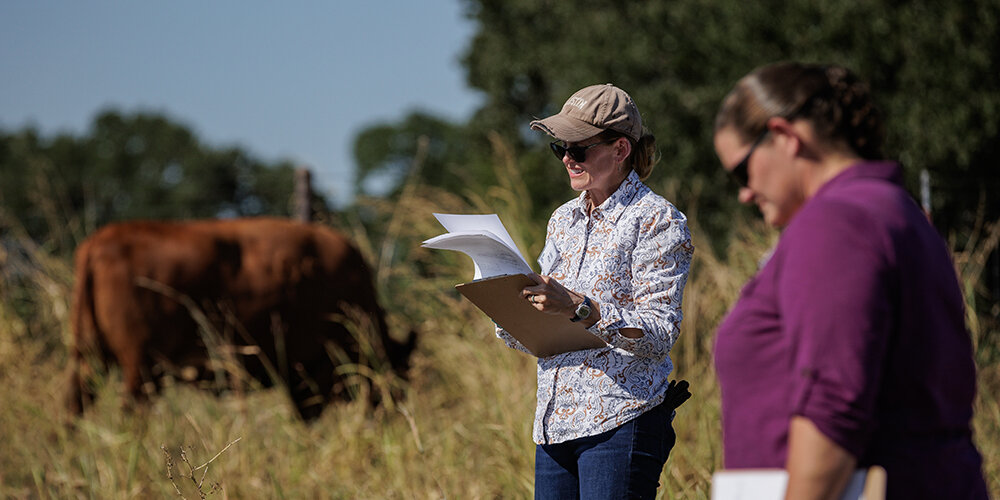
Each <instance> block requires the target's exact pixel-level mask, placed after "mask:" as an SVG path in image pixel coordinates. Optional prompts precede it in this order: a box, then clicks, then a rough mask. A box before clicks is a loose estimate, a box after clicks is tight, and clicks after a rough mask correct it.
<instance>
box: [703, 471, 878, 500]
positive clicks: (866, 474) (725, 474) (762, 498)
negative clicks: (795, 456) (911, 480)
mask: <svg viewBox="0 0 1000 500" xmlns="http://www.w3.org/2000/svg"><path fill="white" fill-rule="evenodd" d="M787 487H788V472H787V471H786V470H784V469H732V470H721V471H716V472H715V473H714V474H712V500H769V499H773V500H782V499H783V498H785V489H786V488H787ZM883 498H885V469H882V468H881V467H877V466H876V467H872V468H871V469H868V470H865V469H859V470H857V471H855V472H854V474H853V475H852V476H851V480H850V481H849V482H848V483H847V487H846V488H845V489H844V493H843V494H842V495H841V496H840V499H841V500H862V499H863V500H881V499H883Z"/></svg>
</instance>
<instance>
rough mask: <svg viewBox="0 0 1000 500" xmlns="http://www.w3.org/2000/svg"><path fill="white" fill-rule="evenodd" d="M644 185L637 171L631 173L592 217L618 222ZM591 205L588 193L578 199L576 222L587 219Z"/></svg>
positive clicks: (582, 194) (575, 211)
mask: <svg viewBox="0 0 1000 500" xmlns="http://www.w3.org/2000/svg"><path fill="white" fill-rule="evenodd" d="M642 185H643V184H642V181H640V180H639V174H637V173H635V170H631V171H629V173H628V175H627V176H625V180H624V181H622V183H621V185H619V186H618V189H616V190H615V192H614V193H611V196H609V197H608V199H606V200H604V203H601V204H600V205H598V206H596V207H594V211H593V212H592V215H593V216H594V217H595V218H597V219H598V220H602V219H607V220H609V221H610V222H612V223H614V222H617V221H618V218H619V217H621V214H622V213H623V212H624V211H625V207H627V206H628V204H629V203H631V202H632V200H633V199H634V198H635V197H636V195H637V194H638V193H639V189H640V188H641V187H642ZM589 203H590V198H589V195H588V193H587V192H586V191H584V192H582V193H580V196H578V197H577V198H576V205H575V206H574V207H573V219H574V220H576V219H580V218H586V215H587V206H588V205H589Z"/></svg>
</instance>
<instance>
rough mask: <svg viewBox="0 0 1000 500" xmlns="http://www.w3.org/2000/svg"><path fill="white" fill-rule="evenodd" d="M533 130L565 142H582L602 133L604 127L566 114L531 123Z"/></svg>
mask: <svg viewBox="0 0 1000 500" xmlns="http://www.w3.org/2000/svg"><path fill="white" fill-rule="evenodd" d="M530 125H531V128H532V129H533V130H541V131H542V132H545V133H546V134H549V135H551V136H552V137H554V138H556V139H559V140H560V141H563V142H580V141H582V140H584V139H589V138H591V137H594V136H595V135H597V134H600V133H601V132H603V131H604V129H602V128H599V127H595V126H593V125H591V124H589V123H587V122H585V121H583V120H577V119H576V118H571V117H569V116H566V115H562V114H559V115H552V116H550V117H548V118H545V119H542V120H535V121H533V122H531V123H530Z"/></svg>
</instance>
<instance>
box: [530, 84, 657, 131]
mask: <svg viewBox="0 0 1000 500" xmlns="http://www.w3.org/2000/svg"><path fill="white" fill-rule="evenodd" d="M531 128H532V129H534V130H541V131H542V132H545V133H546V134H549V135H551V136H552V137H555V138H556V139H559V140H561V141H564V142H579V141H582V140H584V139H587V138H588V137H593V136H595V135H597V134H599V133H601V132H603V131H605V130H608V129H610V130H615V131H617V132H621V133H623V134H625V135H627V136H629V137H631V138H632V140H635V141H638V140H639V137H640V136H641V135H642V117H640V116H639V108H637V107H636V106H635V102H634V101H632V97H630V96H629V95H628V94H627V93H626V92H625V91H624V90H622V89H620V88H618V87H615V86H614V85H612V84H610V83H606V84H604V85H591V86H589V87H585V88H582V89H580V90H578V91H576V93H575V94H573V95H572V96H570V98H569V99H567V100H566V104H563V107H562V111H560V112H559V114H556V115H552V116H550V117H548V118H545V119H542V120H535V121H532V122H531Z"/></svg>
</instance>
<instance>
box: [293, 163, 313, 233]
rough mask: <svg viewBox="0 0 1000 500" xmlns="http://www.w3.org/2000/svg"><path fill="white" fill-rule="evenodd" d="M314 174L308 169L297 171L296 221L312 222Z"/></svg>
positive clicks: (295, 192)
mask: <svg viewBox="0 0 1000 500" xmlns="http://www.w3.org/2000/svg"><path fill="white" fill-rule="evenodd" d="M311 178H312V174H311V173H310V172H309V169H308V168H306V167H300V168H297V169H295V191H294V195H295V200H294V203H295V220H297V221H299V222H305V223H308V222H310V221H312V179H311Z"/></svg>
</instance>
